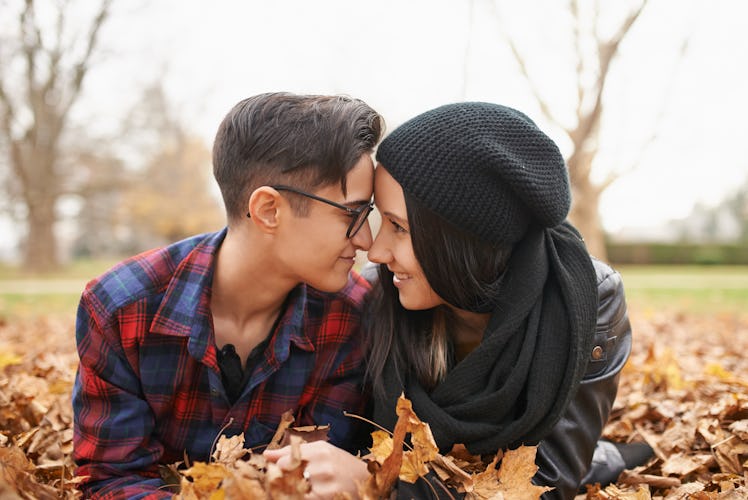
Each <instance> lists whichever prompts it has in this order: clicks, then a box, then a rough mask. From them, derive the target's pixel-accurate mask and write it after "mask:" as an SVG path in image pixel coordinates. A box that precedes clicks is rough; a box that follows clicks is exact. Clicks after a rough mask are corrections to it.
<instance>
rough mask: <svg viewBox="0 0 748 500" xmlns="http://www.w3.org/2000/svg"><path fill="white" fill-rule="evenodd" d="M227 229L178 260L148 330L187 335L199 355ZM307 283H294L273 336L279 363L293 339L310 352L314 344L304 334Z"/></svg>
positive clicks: (206, 338)
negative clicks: (217, 259) (214, 279)
mask: <svg viewBox="0 0 748 500" xmlns="http://www.w3.org/2000/svg"><path fill="white" fill-rule="evenodd" d="M226 232H227V228H224V229H223V230H221V231H219V232H217V233H212V234H208V235H206V237H205V238H204V239H203V240H202V241H200V242H198V243H197V245H195V247H194V248H193V249H192V251H190V253H189V254H188V255H187V257H186V258H185V259H183V260H182V261H181V262H180V263H178V265H177V268H176V270H175V271H174V274H173V277H172V279H171V281H170V282H169V285H168V286H167V288H166V291H165V292H164V297H163V299H162V301H161V305H160V306H159V309H158V312H157V313H156V315H155V317H154V319H153V323H152V324H151V331H152V332H154V333H158V334H162V335H175V336H185V337H186V336H189V337H190V343H189V350H190V353H192V354H193V355H194V356H195V357H197V358H202V357H203V356H204V355H205V354H206V351H208V349H209V345H210V344H213V343H214V342H215V341H214V336H213V325H212V321H211V316H210V296H211V290H212V283H213V271H214V266H215V259H216V253H217V251H218V248H220V246H221V244H222V243H223V240H224V238H225V237H226ZM307 309H308V308H307V286H306V285H305V284H303V283H302V284H299V285H297V286H296V287H295V288H294V289H293V290H291V292H290V293H289V294H288V298H287V299H286V301H285V304H284V306H283V312H281V319H280V321H279V322H278V327H277V328H276V330H275V332H274V335H275V336H276V339H275V340H271V342H272V343H273V349H274V351H275V357H276V359H277V360H278V361H279V362H283V361H284V360H285V359H287V358H288V352H289V346H290V343H291V342H293V343H294V344H295V345H296V346H297V347H299V348H300V349H302V350H305V351H313V350H314V344H313V342H312V341H311V339H310V338H309V336H308V335H307V330H308V325H309V318H308V314H309V313H308V310H307Z"/></svg>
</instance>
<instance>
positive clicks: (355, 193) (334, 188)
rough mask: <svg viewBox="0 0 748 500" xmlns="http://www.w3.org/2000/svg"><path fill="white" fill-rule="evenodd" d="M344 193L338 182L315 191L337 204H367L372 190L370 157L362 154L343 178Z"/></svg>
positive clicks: (372, 172) (372, 177) (372, 169)
mask: <svg viewBox="0 0 748 500" xmlns="http://www.w3.org/2000/svg"><path fill="white" fill-rule="evenodd" d="M345 186H346V193H345V196H344V195H343V191H342V187H341V185H340V183H339V182H336V183H334V184H332V185H329V186H325V187H324V188H322V189H319V190H317V191H315V192H316V193H317V194H318V195H321V196H326V197H328V198H330V199H332V200H337V201H339V202H342V203H345V202H359V203H363V202H367V201H369V200H370V199H371V195H372V191H373V189H374V163H373V162H372V160H371V156H370V155H368V154H364V155H362V156H361V158H360V159H359V160H358V162H357V163H356V165H355V166H354V167H353V168H352V169H351V170H350V171H349V172H348V174H347V175H346V177H345Z"/></svg>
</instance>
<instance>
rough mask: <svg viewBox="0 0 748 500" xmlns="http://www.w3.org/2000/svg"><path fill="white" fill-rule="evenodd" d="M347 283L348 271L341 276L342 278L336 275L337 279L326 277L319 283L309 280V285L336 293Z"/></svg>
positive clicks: (322, 290)
mask: <svg viewBox="0 0 748 500" xmlns="http://www.w3.org/2000/svg"><path fill="white" fill-rule="evenodd" d="M330 278H331V277H330ZM347 283H348V274H347V273H346V275H345V276H341V277H340V278H338V277H336V279H326V280H324V281H321V282H317V283H313V282H309V285H311V286H312V287H313V288H316V289H317V290H319V291H321V292H328V293H335V292H339V291H340V290H342V289H343V288H344V287H345V285H346V284H347Z"/></svg>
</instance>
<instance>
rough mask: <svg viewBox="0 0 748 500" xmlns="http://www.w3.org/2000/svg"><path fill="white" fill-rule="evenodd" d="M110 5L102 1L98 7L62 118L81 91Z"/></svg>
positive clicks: (109, 2)
mask: <svg viewBox="0 0 748 500" xmlns="http://www.w3.org/2000/svg"><path fill="white" fill-rule="evenodd" d="M111 4H112V0H103V1H102V3H101V6H100V7H99V12H98V13H97V14H96V17H95V18H94V20H93V22H92V24H91V30H90V32H89V34H88V38H87V47H86V51H85V53H84V55H83V56H82V57H81V60H80V61H78V64H76V66H75V74H74V77H73V84H72V89H71V90H72V92H71V95H70V96H69V98H68V102H67V103H66V104H65V105H64V106H63V113H62V116H66V115H67V112H68V111H69V110H70V107H71V106H72V105H73V103H74V102H75V101H76V99H77V98H78V94H79V93H80V90H81V85H82V84H83V77H84V76H85V75H86V71H88V63H89V61H90V59H91V54H93V50H94V47H95V46H96V42H97V39H98V35H99V30H100V29H101V26H102V24H104V21H105V20H106V18H107V16H108V15H109V8H110V6H111Z"/></svg>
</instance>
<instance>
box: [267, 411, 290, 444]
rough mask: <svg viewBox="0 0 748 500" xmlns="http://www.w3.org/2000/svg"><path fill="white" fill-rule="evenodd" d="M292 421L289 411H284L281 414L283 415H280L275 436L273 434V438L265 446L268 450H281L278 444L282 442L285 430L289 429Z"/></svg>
mask: <svg viewBox="0 0 748 500" xmlns="http://www.w3.org/2000/svg"><path fill="white" fill-rule="evenodd" d="M293 421H294V417H293V412H292V411H291V410H286V411H285V412H283V415H281V421H280V424H278V428H277V429H276V430H275V434H273V438H272V439H271V440H270V444H268V446H267V449H268V450H277V449H278V448H281V444H280V443H281V441H282V440H283V435H284V434H285V433H286V429H288V428H289V427H291V424H292V423H293Z"/></svg>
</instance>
